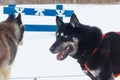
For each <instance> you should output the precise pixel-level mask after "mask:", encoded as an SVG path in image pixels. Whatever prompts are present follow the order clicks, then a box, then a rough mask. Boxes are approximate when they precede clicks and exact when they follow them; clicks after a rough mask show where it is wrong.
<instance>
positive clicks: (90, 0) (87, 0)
mask: <svg viewBox="0 0 120 80" xmlns="http://www.w3.org/2000/svg"><path fill="white" fill-rule="evenodd" d="M9 1H11V0H0V5H7V4H8V3H9ZM12 1H14V2H15V3H16V4H56V3H64V4H116V3H119V2H120V0H12Z"/></svg>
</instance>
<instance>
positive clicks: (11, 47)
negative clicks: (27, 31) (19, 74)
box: [0, 14, 24, 80]
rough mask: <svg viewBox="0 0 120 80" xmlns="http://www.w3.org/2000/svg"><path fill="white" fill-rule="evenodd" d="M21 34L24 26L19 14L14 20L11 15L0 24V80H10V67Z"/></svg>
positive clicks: (20, 39)
mask: <svg viewBox="0 0 120 80" xmlns="http://www.w3.org/2000/svg"><path fill="white" fill-rule="evenodd" d="M23 34H24V26H23V24H22V21H21V14H18V16H17V17H16V18H14V15H13V14H11V15H9V17H8V18H7V19H6V20H5V21H2V22H1V23H0V80H9V79H10V70H11V65H12V63H13V61H14V59H15V56H16V53H17V47H18V45H19V44H20V43H21V41H22V38H23Z"/></svg>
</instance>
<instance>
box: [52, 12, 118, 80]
mask: <svg viewBox="0 0 120 80" xmlns="http://www.w3.org/2000/svg"><path fill="white" fill-rule="evenodd" d="M56 23H57V30H56V41H55V43H54V44H53V45H52V46H51V47H50V51H51V52H52V53H54V54H55V53H56V54H57V53H58V54H57V60H64V59H65V58H67V56H68V55H69V56H71V57H73V58H75V59H77V61H78V63H79V64H80V66H81V68H82V70H83V71H84V72H85V73H86V74H87V75H88V76H89V77H90V78H91V79H92V80H114V78H115V77H117V76H119V73H120V34H119V33H116V32H109V33H106V34H104V35H103V34H102V32H101V30H100V29H99V28H97V27H94V26H89V25H84V24H81V23H80V22H79V20H78V19H77V17H76V15H75V14H73V15H72V16H71V19H70V22H69V23H64V22H63V21H62V20H61V19H60V18H59V17H58V16H57V17H56Z"/></svg>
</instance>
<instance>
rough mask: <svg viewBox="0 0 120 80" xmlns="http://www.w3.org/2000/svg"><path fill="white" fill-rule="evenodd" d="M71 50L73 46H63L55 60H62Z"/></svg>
mask: <svg viewBox="0 0 120 80" xmlns="http://www.w3.org/2000/svg"><path fill="white" fill-rule="evenodd" d="M72 50H73V47H72V46H71V45H69V46H67V47H65V48H64V49H63V50H62V51H61V52H60V53H59V54H58V55H57V57H56V58H57V60H63V59H65V58H66V57H67V56H68V55H69V54H70V53H71V52H72Z"/></svg>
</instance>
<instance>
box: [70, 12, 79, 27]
mask: <svg viewBox="0 0 120 80" xmlns="http://www.w3.org/2000/svg"><path fill="white" fill-rule="evenodd" d="M70 24H71V25H72V26H73V27H79V24H80V23H79V20H78V19H77V17H76V15H75V14H74V13H73V14H72V16H71V19H70Z"/></svg>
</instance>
